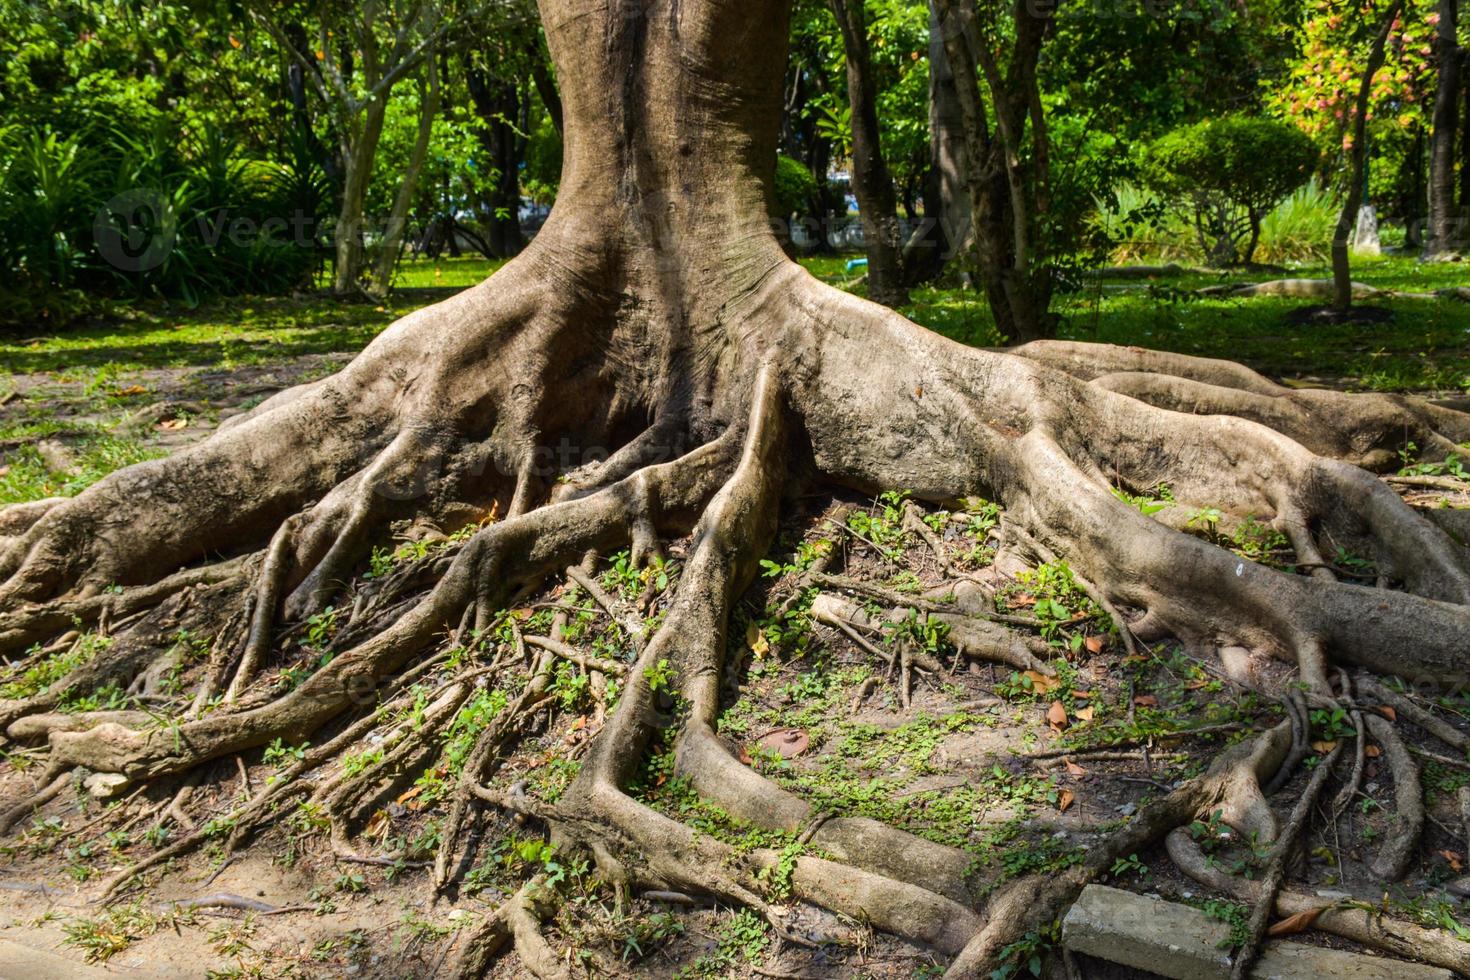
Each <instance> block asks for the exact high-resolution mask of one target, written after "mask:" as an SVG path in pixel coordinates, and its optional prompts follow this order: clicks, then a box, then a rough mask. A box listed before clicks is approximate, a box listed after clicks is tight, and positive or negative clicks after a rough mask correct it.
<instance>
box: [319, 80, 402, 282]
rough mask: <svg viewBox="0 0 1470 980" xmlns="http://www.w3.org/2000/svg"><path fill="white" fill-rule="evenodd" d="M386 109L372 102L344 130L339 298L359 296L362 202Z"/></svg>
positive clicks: (336, 276) (379, 100)
mask: <svg viewBox="0 0 1470 980" xmlns="http://www.w3.org/2000/svg"><path fill="white" fill-rule="evenodd" d="M387 109H388V106H387V101H386V99H384V98H382V97H378V98H374V99H371V100H369V101H368V103H367V105H366V106H365V107H364V108H363V110H362V114H361V117H360V119H359V120H358V122H357V125H356V126H353V125H352V124H351V123H350V122H349V123H348V124H347V125H346V126H344V132H345V133H346V134H347V136H346V138H345V139H344V141H343V143H344V145H343V147H342V159H343V171H344V172H343V175H342V206H341V209H340V210H339V211H338V214H337V227H336V229H335V235H336V239H337V267H336V271H335V273H334V274H333V277H332V292H333V293H334V294H335V295H337V296H350V295H352V294H354V293H356V292H357V291H358V287H359V280H360V279H361V277H362V258H363V233H364V228H363V202H364V200H365V199H366V197H367V189H368V184H369V183H371V182H372V179H373V162H374V161H375V160H376V159H377V155H378V141H379V140H380V139H381V138H382V136H383V122H384V118H385V117H386V115H387Z"/></svg>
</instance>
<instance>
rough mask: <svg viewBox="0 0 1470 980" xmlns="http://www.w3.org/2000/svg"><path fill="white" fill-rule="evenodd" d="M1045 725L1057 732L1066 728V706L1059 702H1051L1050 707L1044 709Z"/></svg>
mask: <svg viewBox="0 0 1470 980" xmlns="http://www.w3.org/2000/svg"><path fill="white" fill-rule="evenodd" d="M1046 723H1047V724H1048V725H1050V726H1051V727H1052V728H1054V729H1055V730H1057V731H1061V730H1062V729H1063V728H1066V727H1067V706H1066V705H1065V704H1062V702H1060V701H1053V702H1052V703H1051V707H1050V708H1047V709H1046Z"/></svg>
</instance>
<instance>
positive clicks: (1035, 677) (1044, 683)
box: [1021, 670, 1062, 694]
mask: <svg viewBox="0 0 1470 980" xmlns="http://www.w3.org/2000/svg"><path fill="white" fill-rule="evenodd" d="M1021 676H1022V677H1025V678H1026V679H1027V680H1029V681H1030V682H1031V690H1033V691H1035V692H1036V693H1037V694H1048V693H1050V692H1052V691H1055V690H1056V689H1057V688H1059V687H1061V686H1062V682H1061V681H1059V680H1057V679H1056V678H1055V677H1047V676H1046V675H1045V674H1043V673H1042V672H1041V671H1039V670H1028V671H1026V672H1025V673H1024V674H1022V675H1021Z"/></svg>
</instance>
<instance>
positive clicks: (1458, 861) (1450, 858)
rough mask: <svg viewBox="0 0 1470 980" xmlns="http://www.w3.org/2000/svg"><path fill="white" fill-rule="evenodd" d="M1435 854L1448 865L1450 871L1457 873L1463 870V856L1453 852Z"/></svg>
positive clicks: (1437, 852)
mask: <svg viewBox="0 0 1470 980" xmlns="http://www.w3.org/2000/svg"><path fill="white" fill-rule="evenodd" d="M1435 853H1436V854H1438V855H1439V856H1440V857H1442V858H1444V859H1445V861H1446V862H1447V863H1448V864H1449V866H1450V870H1451V871H1455V872H1458V871H1461V870H1463V869H1464V867H1465V856H1464V855H1463V854H1459V853H1457V852H1455V851H1436V852H1435Z"/></svg>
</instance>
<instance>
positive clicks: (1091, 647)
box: [1082, 633, 1107, 653]
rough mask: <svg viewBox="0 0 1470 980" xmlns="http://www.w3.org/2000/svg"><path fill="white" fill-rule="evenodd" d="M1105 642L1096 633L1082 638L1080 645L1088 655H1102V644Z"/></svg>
mask: <svg viewBox="0 0 1470 980" xmlns="http://www.w3.org/2000/svg"><path fill="white" fill-rule="evenodd" d="M1106 642H1107V641H1106V640H1105V639H1104V638H1103V637H1102V636H1101V635H1100V634H1098V633H1094V634H1092V635H1091V636H1086V637H1083V638H1082V645H1083V646H1084V647H1086V648H1087V652H1088V653H1102V648H1103V644H1104V643H1106Z"/></svg>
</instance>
